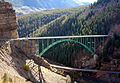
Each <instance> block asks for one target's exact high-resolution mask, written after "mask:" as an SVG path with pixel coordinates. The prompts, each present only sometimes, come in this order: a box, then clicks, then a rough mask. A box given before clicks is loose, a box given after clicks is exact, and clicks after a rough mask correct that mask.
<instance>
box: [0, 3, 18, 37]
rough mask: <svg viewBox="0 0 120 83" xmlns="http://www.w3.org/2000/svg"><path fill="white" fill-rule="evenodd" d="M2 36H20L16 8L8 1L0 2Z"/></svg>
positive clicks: (0, 35) (0, 29)
mask: <svg viewBox="0 0 120 83" xmlns="http://www.w3.org/2000/svg"><path fill="white" fill-rule="evenodd" d="M0 38H18V33H17V22H16V14H15V10H13V8H12V5H11V4H10V3H8V2H0Z"/></svg>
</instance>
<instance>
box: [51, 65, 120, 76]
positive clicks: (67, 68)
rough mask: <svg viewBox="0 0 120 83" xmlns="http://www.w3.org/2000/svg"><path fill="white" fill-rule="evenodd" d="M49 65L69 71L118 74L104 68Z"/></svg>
mask: <svg viewBox="0 0 120 83" xmlns="http://www.w3.org/2000/svg"><path fill="white" fill-rule="evenodd" d="M50 66H51V67H53V68H58V69H64V70H69V71H84V72H103V73H114V74H120V71H105V70H94V69H78V68H71V67H64V66H58V65H53V64H50Z"/></svg>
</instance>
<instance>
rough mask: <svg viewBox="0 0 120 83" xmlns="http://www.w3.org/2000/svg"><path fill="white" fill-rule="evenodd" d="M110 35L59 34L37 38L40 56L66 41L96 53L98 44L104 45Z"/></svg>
mask: <svg viewBox="0 0 120 83" xmlns="http://www.w3.org/2000/svg"><path fill="white" fill-rule="evenodd" d="M107 37H109V36H108V35H85V36H58V37H41V38H40V39H37V41H36V43H37V45H36V46H37V48H38V51H39V52H38V53H37V55H38V56H43V55H44V54H45V53H46V52H47V51H49V50H50V49H51V48H52V47H54V46H56V45H60V44H62V43H65V42H73V43H75V44H79V45H80V46H82V47H84V48H85V49H86V50H88V51H89V52H90V53H91V54H92V55H94V54H95V53H96V49H97V47H98V46H100V45H101V46H103V45H104V41H105V39H106V38H107Z"/></svg>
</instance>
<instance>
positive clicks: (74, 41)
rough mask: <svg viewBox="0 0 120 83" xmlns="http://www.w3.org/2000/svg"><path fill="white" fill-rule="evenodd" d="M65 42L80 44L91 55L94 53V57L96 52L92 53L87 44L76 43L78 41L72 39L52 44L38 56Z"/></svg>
mask: <svg viewBox="0 0 120 83" xmlns="http://www.w3.org/2000/svg"><path fill="white" fill-rule="evenodd" d="M64 42H73V43H77V44H80V45H81V46H83V47H84V48H85V49H87V50H88V51H89V52H90V53H92V55H94V54H95V52H93V51H92V49H90V48H89V47H88V46H86V45H85V44H83V43H81V42H79V41H76V40H72V39H63V40H58V41H56V42H53V43H52V44H50V45H49V46H47V47H46V48H45V49H44V50H43V51H42V52H41V53H40V54H39V55H38V56H42V55H43V54H44V53H45V52H47V51H48V50H49V49H50V48H52V47H54V46H55V45H58V44H61V43H64Z"/></svg>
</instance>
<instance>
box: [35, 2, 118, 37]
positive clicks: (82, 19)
mask: <svg viewBox="0 0 120 83" xmlns="http://www.w3.org/2000/svg"><path fill="white" fill-rule="evenodd" d="M119 6H120V1H119V0H116V1H115V0H109V1H107V2H106V1H104V0H99V1H98V2H97V3H94V4H93V5H91V7H90V8H89V9H86V10H85V11H83V12H82V13H81V12H78V13H75V14H72V15H70V16H68V17H67V18H68V19H67V20H66V21H65V22H64V23H62V22H59V21H58V22H57V21H56V22H55V23H54V24H53V23H51V24H49V26H48V25H46V26H44V28H43V27H42V28H39V29H38V30H37V31H34V35H35V36H60V35H90V34H99V35H100V34H108V33H109V31H110V29H111V27H113V26H114V25H119V24H120V20H119V19H120V16H119V14H120V8H119ZM43 29H45V31H46V32H45V31H44V30H43ZM54 32H55V33H54ZM63 32H64V33H63ZM56 33H58V34H56Z"/></svg>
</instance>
